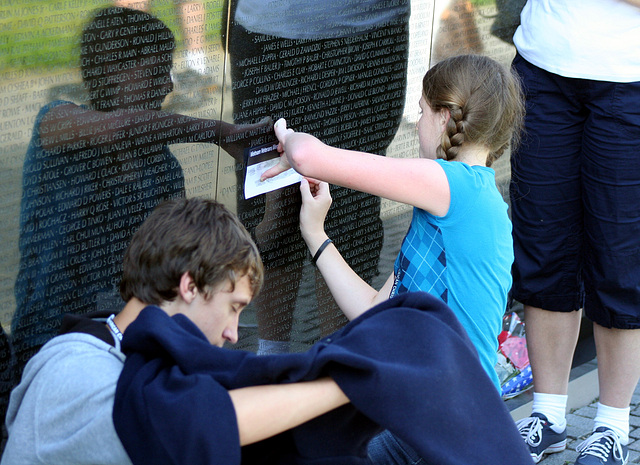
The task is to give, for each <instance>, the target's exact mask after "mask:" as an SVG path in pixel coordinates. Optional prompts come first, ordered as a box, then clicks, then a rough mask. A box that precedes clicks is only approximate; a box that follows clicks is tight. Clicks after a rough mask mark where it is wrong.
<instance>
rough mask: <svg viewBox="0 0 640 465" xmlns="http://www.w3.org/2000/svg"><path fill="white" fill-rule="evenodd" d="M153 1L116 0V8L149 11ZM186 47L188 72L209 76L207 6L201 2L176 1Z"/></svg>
mask: <svg viewBox="0 0 640 465" xmlns="http://www.w3.org/2000/svg"><path fill="white" fill-rule="evenodd" d="M150 3H151V0H116V1H115V2H114V4H115V6H120V7H125V8H134V9H136V10H142V11H149V4H150ZM174 3H175V4H176V9H177V10H178V14H179V16H180V25H181V26H182V34H183V36H184V37H183V42H184V47H185V55H184V57H185V67H186V71H187V72H188V71H191V72H194V73H198V74H207V72H208V70H207V56H206V53H205V50H204V46H205V34H204V31H205V11H204V10H205V5H204V2H200V1H195V2H193V1H182V0H176V1H175V2H174Z"/></svg>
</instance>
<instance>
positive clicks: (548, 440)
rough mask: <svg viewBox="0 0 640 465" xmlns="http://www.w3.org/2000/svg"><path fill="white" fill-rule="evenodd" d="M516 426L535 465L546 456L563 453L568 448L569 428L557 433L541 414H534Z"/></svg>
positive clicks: (519, 421)
mask: <svg viewBox="0 0 640 465" xmlns="http://www.w3.org/2000/svg"><path fill="white" fill-rule="evenodd" d="M516 426H517V427H518V431H520V436H522V439H524V442H525V443H526V444H527V446H528V447H529V453H530V454H531V458H532V459H533V461H534V462H535V463H538V462H539V461H540V460H542V456H543V455H544V454H553V453H555V452H562V451H563V450H565V449H566V448H567V428H565V429H564V430H563V431H562V432H561V433H556V432H555V431H554V430H552V429H551V423H549V420H547V417H545V416H544V415H542V414H541V413H532V414H531V416H530V417H527V418H523V419H522V420H518V421H517V422H516Z"/></svg>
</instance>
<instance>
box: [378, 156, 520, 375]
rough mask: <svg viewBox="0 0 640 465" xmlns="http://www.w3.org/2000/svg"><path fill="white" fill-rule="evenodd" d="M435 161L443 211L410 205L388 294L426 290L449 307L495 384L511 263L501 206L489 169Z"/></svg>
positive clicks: (507, 225)
mask: <svg viewBox="0 0 640 465" xmlns="http://www.w3.org/2000/svg"><path fill="white" fill-rule="evenodd" d="M437 161H438V163H439V164H440V165H441V166H442V168H443V169H444V171H445V174H446V175H447V179H448V181H449V187H450V191H451V204H450V207H449V211H448V212H447V214H446V215H445V216H434V215H432V214H430V213H427V212H426V211H424V210H421V209H419V208H414V211H413V219H412V221H411V226H410V227H409V231H408V232H407V235H406V237H405V239H404V241H403V243H402V248H401V250H400V253H399V255H398V258H397V259H396V262H395V282H394V286H393V289H392V290H391V296H392V297H393V296H395V295H397V294H401V293H404V292H412V291H426V292H429V293H430V294H433V295H436V296H438V297H440V298H441V299H442V300H443V301H444V302H446V303H447V304H449V306H450V307H451V309H452V310H453V312H454V313H455V314H456V316H457V317H458V319H459V320H460V323H461V324H462V326H464V328H465V329H466V331H467V333H468V334H469V337H470V339H471V341H472V342H473V343H474V345H475V347H476V349H477V351H478V355H479V356H480V360H481V362H482V365H483V366H484V368H485V370H486V371H487V373H488V374H489V376H490V377H491V379H492V380H493V381H494V383H495V384H496V386H497V387H499V381H498V376H497V374H496V372H495V369H494V366H495V363H496V353H497V349H498V334H499V333H500V330H501V328H502V317H503V315H504V312H505V310H506V308H507V293H508V292H509V289H510V288H511V264H512V263H513V243H512V238H511V221H510V220H509V216H508V214H507V204H506V203H505V201H504V199H503V198H502V195H500V192H499V191H498V189H497V187H496V182H495V172H494V171H493V170H492V169H491V168H487V167H484V166H469V165H467V164H465V163H461V162H455V161H454V162H448V161H444V160H437Z"/></svg>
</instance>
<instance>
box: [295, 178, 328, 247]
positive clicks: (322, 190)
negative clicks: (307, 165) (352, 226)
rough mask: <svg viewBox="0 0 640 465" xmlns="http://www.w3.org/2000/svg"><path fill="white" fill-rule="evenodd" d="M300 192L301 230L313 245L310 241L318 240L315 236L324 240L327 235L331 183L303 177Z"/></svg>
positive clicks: (308, 242)
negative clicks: (326, 224)
mask: <svg viewBox="0 0 640 465" xmlns="http://www.w3.org/2000/svg"><path fill="white" fill-rule="evenodd" d="M300 193H301V194H302V207H301V208H300V231H301V232H302V236H303V237H304V239H305V241H306V242H307V244H309V245H310V247H311V244H310V242H314V243H315V242H316V241H314V238H317V239H319V240H320V241H323V240H324V238H325V237H326V234H325V232H324V220H325V218H326V217H327V213H328V212H329V207H331V201H332V200H331V193H330V192H329V184H327V183H326V182H322V181H317V180H315V179H310V178H303V179H302V181H301V182H300Z"/></svg>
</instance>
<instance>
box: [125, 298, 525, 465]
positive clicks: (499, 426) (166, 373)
mask: <svg viewBox="0 0 640 465" xmlns="http://www.w3.org/2000/svg"><path fill="white" fill-rule="evenodd" d="M122 348H123V351H124V352H125V353H126V354H127V360H126V363H125V366H124V370H123V372H122V375H121V377H120V380H119V382H118V387H117V391H116V399H115V405H114V411H113V419H114V424H115V427H116V431H117V433H118V435H119V437H120V439H121V441H122V443H123V445H124V446H125V449H126V450H127V453H128V454H129V456H130V457H131V459H132V461H133V463H134V464H149V463H153V464H155V465H160V464H189V465H197V464H203V465H205V464H206V465H218V464H219V465H236V464H240V463H242V464H270V465H272V464H297V465H302V464H305V465H307V464H309V465H310V464H313V465H324V464H327V465H328V464H331V465H347V464H349V465H359V464H366V463H369V462H368V459H367V453H366V446H367V443H368V442H369V440H370V439H371V438H372V437H373V435H375V434H376V433H377V432H379V431H380V430H381V429H382V428H384V429H389V430H390V431H391V432H392V433H394V434H395V435H396V436H398V437H399V438H401V439H402V440H404V441H405V442H407V443H408V444H409V445H410V446H412V447H413V448H415V450H416V451H418V453H420V454H421V456H422V457H423V458H424V459H425V460H426V462H427V463H429V464H433V465H471V464H474V465H476V464H491V465H501V464H504V465H514V464H531V463H532V460H531V458H530V455H529V453H528V451H527V449H526V447H525V445H524V442H523V441H522V439H521V438H520V435H519V434H518V431H517V429H516V427H515V425H514V422H513V420H512V418H511V416H510V414H509V412H508V410H507V409H506V407H505V405H504V402H503V401H502V399H501V398H500V396H499V394H498V392H497V390H496V388H495V386H494V385H493V383H492V382H491V380H490V379H489V378H488V377H487V375H486V373H485V371H484V370H483V368H482V366H481V364H480V361H479V359H478V356H477V354H476V352H475V349H474V347H473V345H472V344H471V342H470V341H469V338H468V337H467V335H466V333H465V331H464V329H463V328H462V326H461V325H460V324H459V323H458V321H457V319H456V317H455V316H454V314H453V313H452V312H451V310H450V309H449V308H448V307H447V305H446V304H444V303H443V302H442V301H441V300H439V299H437V298H435V297H433V296H431V295H429V294H427V293H422V292H419V293H408V294H403V295H400V296H398V297H395V298H393V299H390V300H388V301H387V302H384V303H382V304H380V305H378V306H376V307H374V308H373V309H371V310H369V311H367V312H366V313H365V314H363V315H362V316H360V317H359V318H357V319H355V320H353V321H352V322H350V323H349V324H347V325H346V326H345V327H344V328H342V329H340V330H338V331H337V332H336V333H334V334H333V335H331V336H329V337H326V338H324V339H322V340H321V341H320V342H318V343H317V344H315V345H314V346H313V347H312V348H311V349H309V350H308V351H307V352H303V353H294V354H283V355H266V356H257V355H255V354H253V353H251V352H245V351H234V350H228V349H223V348H218V347H215V346H211V345H210V344H209V342H208V341H207V339H206V337H205V336H204V334H202V332H201V331H200V330H199V329H198V328H197V327H196V326H195V325H194V324H193V323H192V322H191V321H190V320H189V319H188V318H187V317H185V316H184V315H176V316H174V317H169V316H168V315H167V314H166V313H164V312H163V311H162V310H160V309H158V308H154V307H148V308H146V309H145V310H143V311H142V313H141V314H140V316H139V317H138V318H137V319H136V321H135V322H134V323H132V324H131V325H130V326H129V327H128V328H127V330H126V332H125V336H124V340H123V345H122ZM325 375H329V376H331V377H332V378H333V379H334V380H335V381H336V382H337V383H338V385H339V386H340V388H341V389H342V390H343V391H344V393H345V394H346V395H347V397H349V399H350V401H351V403H350V404H348V405H346V406H343V407H341V408H339V409H336V410H334V411H332V412H329V413H327V414H325V415H322V416H320V417H318V418H316V419H315V420H312V421H310V422H307V423H305V424H303V425H301V426H299V427H297V428H294V429H292V430H290V431H287V432H285V433H282V434H280V435H277V436H275V437H273V438H270V439H267V440H265V441H262V442H259V443H257V444H254V445H251V446H246V447H243V448H241V447H240V446H239V437H238V428H237V422H236V417H235V413H234V409H233V405H232V403H231V400H230V398H229V395H228V393H227V390H229V389H234V388H240V387H245V386H252V385H261V384H272V383H288V382H296V381H303V380H313V379H317V378H319V377H321V376H325Z"/></svg>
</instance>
